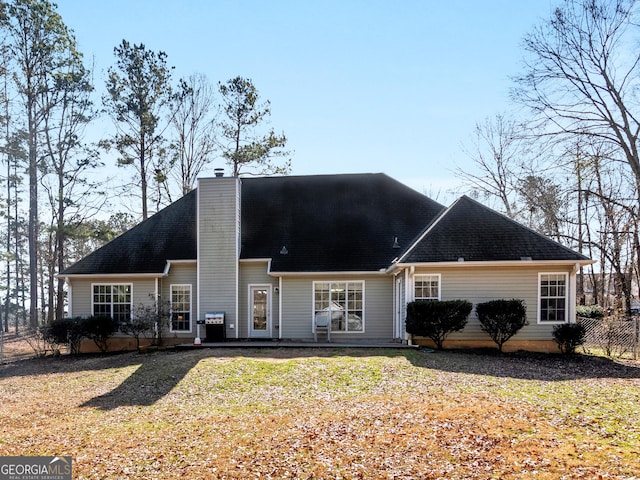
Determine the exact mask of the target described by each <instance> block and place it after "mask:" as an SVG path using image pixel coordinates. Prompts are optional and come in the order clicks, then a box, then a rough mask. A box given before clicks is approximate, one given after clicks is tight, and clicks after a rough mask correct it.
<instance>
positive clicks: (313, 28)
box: [57, 0, 557, 204]
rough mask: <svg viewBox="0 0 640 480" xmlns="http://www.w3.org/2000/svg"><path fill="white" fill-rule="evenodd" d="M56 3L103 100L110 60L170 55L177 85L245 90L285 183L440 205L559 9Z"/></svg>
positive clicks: (523, 0) (522, 3)
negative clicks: (137, 53)
mask: <svg viewBox="0 0 640 480" xmlns="http://www.w3.org/2000/svg"><path fill="white" fill-rule="evenodd" d="M57 3H58V12H59V13H60V14H61V15H62V18H63V20H64V21H65V23H66V24H67V26H69V27H70V28H72V29H73V30H74V32H75V35H76V38H77V41H78V43H79V47H80V49H81V51H82V52H83V53H84V54H85V57H87V59H91V58H93V59H94V60H95V74H96V75H95V77H96V85H97V88H98V90H99V91H101V92H102V91H103V88H104V78H105V72H106V70H107V68H108V67H109V66H111V65H112V64H113V63H114V56H113V48H114V47H115V46H116V45H118V44H119V43H120V42H121V40H122V39H126V40H128V41H129V42H131V43H136V44H137V43H144V44H145V45H146V46H147V48H149V49H151V50H155V51H158V50H163V51H165V52H166V53H167V55H168V63H169V64H170V65H173V66H175V77H176V79H177V78H178V77H182V76H185V77H186V76H187V75H189V74H191V73H195V72H200V73H204V74H205V75H207V77H208V78H209V79H210V80H211V81H213V82H216V83H217V82H218V81H225V80H227V79H229V78H232V77H235V76H237V75H240V76H243V77H248V78H251V79H252V80H253V82H254V84H255V85H256V87H257V88H258V89H259V91H260V94H261V96H262V98H264V99H269V100H270V101H271V104H272V117H271V120H272V122H271V123H272V126H273V127H274V128H275V129H276V131H284V132H285V134H286V135H287V137H288V138H289V147H290V148H291V149H292V150H294V151H295V154H294V156H293V174H297V175H306V174H324V173H347V172H384V173H387V174H389V175H390V176H392V177H394V178H396V179H398V180H401V181H402V182H404V183H406V184H408V185H410V186H412V187H413V188H415V189H416V190H419V191H423V192H426V193H428V194H432V195H433V196H435V195H434V194H435V193H437V192H438V191H444V190H446V189H447V188H449V187H451V186H452V185H454V184H455V183H456V182H455V179H454V176H453V173H452V170H453V167H454V165H460V166H465V165H466V164H468V160H467V158H466V157H465V155H464V153H463V152H462V149H461V144H462V143H467V144H468V143H469V140H470V138H471V137H470V136H471V133H472V130H473V127H474V125H475V123H476V122H479V121H482V120H483V119H484V118H485V117H488V116H493V115H495V114H496V113H500V112H503V111H505V110H508V109H510V108H511V105H510V102H509V99H508V92H509V88H510V87H511V86H512V83H511V80H510V79H509V77H510V76H512V75H515V74H517V73H518V72H519V71H520V61H521V58H522V55H523V50H522V47H521V41H522V38H523V36H524V35H525V34H526V33H527V32H529V31H531V29H532V27H533V26H534V25H535V24H537V23H538V22H539V21H540V19H542V18H546V17H548V16H549V14H550V12H551V10H552V8H553V7H554V6H555V5H556V3H557V2H556V1H554V0H485V1H480V0H473V1H472V0H467V1H464V0H444V1H443V0H437V1H436V0H423V1H391V0H389V1H377V0H339V1H337V0H325V1H321V0H315V1H310V0H298V1H293V0H291V1H276V0H274V1H268V0H251V1H243V0H224V1H223V0H182V1H176V0H173V1H167V0H153V1H151V0H147V1H143V0H109V1H97V0H58V2H57ZM217 166H223V165H217ZM212 168H213V167H212ZM211 173H212V172H208V174H209V175H211ZM453 198H454V197H453V196H446V197H442V196H441V197H440V198H439V199H440V201H441V202H443V203H445V204H446V203H449V202H448V201H446V200H450V199H453Z"/></svg>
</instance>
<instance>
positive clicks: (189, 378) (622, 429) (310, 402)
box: [0, 349, 640, 479]
mask: <svg viewBox="0 0 640 480" xmlns="http://www.w3.org/2000/svg"><path fill="white" fill-rule="evenodd" d="M639 406H640V365H639V364H637V363H633V362H626V363H621V362H614V361H611V360H606V359H602V358H599V357H588V356H576V357H572V358H565V357H560V356H553V355H535V354H523V353H517V354H505V355H496V354H494V353H493V352H454V351H448V352H447V351H445V352H436V353H426V352H423V351H414V350H372V351H363V350H358V349H353V350H349V349H342V350H341V349H338V350H322V349H304V350H303V349H264V350H261V349H246V350H240V349H237V350H227V349H218V350H207V349H203V350H194V351H182V352H172V351H166V352H156V353H152V354H146V355H141V354H135V353H127V354H120V355H106V356H84V357H78V358H72V357H67V356H64V357H61V358H48V359H33V360H21V361H17V362H14V363H10V364H8V365H4V366H0V455H71V456H72V457H73V460H74V478H76V479H85V478H87V479H88V478H117V479H127V478H131V479H139V478H162V479H165V478H243V479H244V478H306V479H321V478H343V479H355V478H390V479H391V478H393V479H410V478H427V479H430V478H434V479H435V478H447V479H449V478H452V479H462V478H464V479H467V478H479V479H491V478H500V479H510V478H512V479H516V478H518V479H520V478H540V479H556V478H571V479H573V478H586V479H592V478H604V479H608V478H616V479H618V478H619V479H623V478H626V479H629V478H640V463H639V462H640V460H639V458H640V457H639V455H640V414H639V411H640V407H639Z"/></svg>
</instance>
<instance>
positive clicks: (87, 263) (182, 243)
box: [61, 190, 197, 276]
mask: <svg viewBox="0 0 640 480" xmlns="http://www.w3.org/2000/svg"><path fill="white" fill-rule="evenodd" d="M196 245H197V241H196V192H195V190H194V191H192V192H189V193H187V194H186V195H185V196H184V197H182V198H181V199H179V200H177V201H176V202H174V203H172V204H171V205H169V206H168V207H166V208H164V209H163V210H160V211H159V212H158V213H156V214H155V215H152V216H151V217H149V218H147V219H146V220H144V221H143V222H141V223H139V224H138V225H136V226H135V227H133V228H132V229H130V230H127V231H126V232H124V233H123V234H122V235H120V236H119V237H116V238H115V239H113V240H112V241H111V242H109V243H107V244H106V245H104V246H103V247H101V248H99V249H98V250H96V251H95V252H93V253H91V254H89V255H87V256H86V257H84V258H83V259H82V260H80V261H79V262H77V263H75V264H73V265H71V266H70V267H69V268H67V269H65V270H64V271H63V272H62V273H61V275H63V276H64V275H78V274H94V275H95V274H120V273H122V274H136V273H138V274H139V273H145V274H146V273H151V274H153V273H155V274H161V273H162V272H163V271H164V269H165V267H166V265H167V260H195V259H196Z"/></svg>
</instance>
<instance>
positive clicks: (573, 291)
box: [567, 262, 580, 323]
mask: <svg viewBox="0 0 640 480" xmlns="http://www.w3.org/2000/svg"><path fill="white" fill-rule="evenodd" d="M578 270H580V264H579V263H578V262H576V263H575V264H574V265H573V268H572V269H571V274H570V275H569V318H568V319H567V321H568V323H575V322H576V301H577V300H578V297H577V295H578V290H577V282H576V273H577V272H578Z"/></svg>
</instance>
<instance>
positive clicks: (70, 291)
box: [67, 282, 93, 318]
mask: <svg viewBox="0 0 640 480" xmlns="http://www.w3.org/2000/svg"><path fill="white" fill-rule="evenodd" d="M91 297H92V300H91V301H92V302H93V288H92V289H91ZM67 306H68V307H69V308H68V309H67V317H69V318H73V285H72V284H71V282H67Z"/></svg>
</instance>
